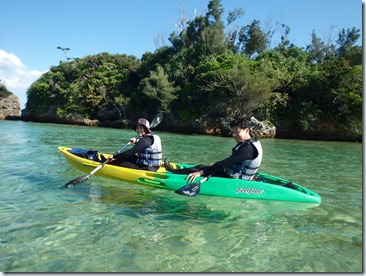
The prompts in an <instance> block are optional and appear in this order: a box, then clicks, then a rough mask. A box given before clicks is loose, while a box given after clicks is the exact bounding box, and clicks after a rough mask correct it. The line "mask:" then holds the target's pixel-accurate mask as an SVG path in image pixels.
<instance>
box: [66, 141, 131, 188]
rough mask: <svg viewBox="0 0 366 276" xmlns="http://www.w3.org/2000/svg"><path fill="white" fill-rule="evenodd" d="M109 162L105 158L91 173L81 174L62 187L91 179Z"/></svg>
mask: <svg viewBox="0 0 366 276" xmlns="http://www.w3.org/2000/svg"><path fill="white" fill-rule="evenodd" d="M129 144H131V143H130V142H128V143H127V144H126V145H124V146H123V147H122V148H120V149H119V150H118V151H116V152H115V153H114V154H113V155H115V154H118V153H120V152H121V151H122V150H124V149H125V148H126V147H127V146H128V145H129ZM108 162H109V160H108V159H107V160H105V161H104V162H103V163H101V164H100V165H99V166H98V167H96V168H95V169H94V170H92V171H91V172H90V173H88V174H86V175H83V176H79V177H77V178H75V179H73V180H70V181H69V182H67V183H66V184H65V185H64V186H62V187H61V188H69V187H72V186H74V185H76V184H80V183H83V182H85V181H87V180H88V179H89V177H91V176H92V175H93V174H94V173H96V172H97V171H98V170H99V169H101V168H102V167H103V166H104V165H105V164H107V163H108Z"/></svg>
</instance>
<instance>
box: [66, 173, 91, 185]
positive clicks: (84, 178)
mask: <svg viewBox="0 0 366 276" xmlns="http://www.w3.org/2000/svg"><path fill="white" fill-rule="evenodd" d="M89 176H90V175H89V174H87V175H83V176H79V177H77V178H75V179H73V180H70V181H69V182H67V183H66V184H65V185H63V186H62V188H70V187H72V186H74V185H76V184H80V183H83V182H85V181H87V180H88V179H89Z"/></svg>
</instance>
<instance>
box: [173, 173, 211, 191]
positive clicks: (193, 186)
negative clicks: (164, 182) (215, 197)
mask: <svg viewBox="0 0 366 276" xmlns="http://www.w3.org/2000/svg"><path fill="white" fill-rule="evenodd" d="M209 178H210V175H209V176H206V177H204V178H202V179H201V180H200V181H197V182H195V183H192V184H187V185H185V186H183V187H182V188H180V189H178V190H175V193H177V194H179V195H185V196H196V195H198V193H199V192H200V189H201V184H202V183H203V182H205V181H207V180H208V179H209Z"/></svg>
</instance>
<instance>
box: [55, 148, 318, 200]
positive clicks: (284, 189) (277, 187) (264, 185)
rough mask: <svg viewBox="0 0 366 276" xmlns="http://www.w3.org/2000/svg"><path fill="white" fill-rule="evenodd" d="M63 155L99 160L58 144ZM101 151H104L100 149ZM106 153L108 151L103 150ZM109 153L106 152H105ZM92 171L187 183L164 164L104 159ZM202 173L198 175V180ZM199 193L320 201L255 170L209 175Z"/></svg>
mask: <svg viewBox="0 0 366 276" xmlns="http://www.w3.org/2000/svg"><path fill="white" fill-rule="evenodd" d="M58 150H59V152H61V153H62V154H63V155H64V157H65V159H66V160H67V161H68V162H69V163H70V164H71V165H72V166H73V167H75V168H76V169H78V170H81V171H83V172H85V173H90V172H91V171H92V170H93V169H95V168H96V167H98V166H99V165H100V164H101V162H100V161H99V160H94V159H93V158H90V157H89V156H82V155H81V154H80V152H81V153H83V152H93V153H95V152H97V151H86V150H80V149H75V148H69V147H61V146H60V147H58ZM75 152H76V154H75ZM102 154H103V153H102ZM105 155H107V154H105ZM107 156H108V155H107ZM171 165H172V166H173V167H174V168H187V167H192V166H193V165H190V164H183V163H171ZM95 175H97V176H101V177H107V178H112V179H117V180H121V181H126V182H129V183H133V184H139V185H144V186H149V187H151V188H160V189H167V190H177V189H179V188H181V187H183V186H184V185H187V180H186V179H185V178H186V175H181V174H174V173H172V172H169V171H166V170H165V167H164V164H163V165H162V166H160V167H159V169H158V170H157V171H147V170H136V169H131V168H126V167H120V166H115V165H110V164H108V163H106V164H105V165H104V166H103V167H102V168H100V170H98V171H97V172H96V173H95ZM202 179H203V177H198V178H197V181H199V180H202ZM200 188H201V189H200V194H202V195H209V196H221V197H230V198H243V199H263V200H282V201H295V202H313V203H320V202H321V197H320V195H318V194H317V193H315V192H313V191H311V190H310V189H307V188H305V187H304V186H301V185H300V184H298V183H295V182H293V181H289V180H287V179H285V178H281V177H277V176H274V175H270V174H266V173H262V172H257V173H256V174H255V180H242V179H233V178H224V177H211V178H210V179H209V180H207V181H206V182H205V183H202V184H201V187H200Z"/></svg>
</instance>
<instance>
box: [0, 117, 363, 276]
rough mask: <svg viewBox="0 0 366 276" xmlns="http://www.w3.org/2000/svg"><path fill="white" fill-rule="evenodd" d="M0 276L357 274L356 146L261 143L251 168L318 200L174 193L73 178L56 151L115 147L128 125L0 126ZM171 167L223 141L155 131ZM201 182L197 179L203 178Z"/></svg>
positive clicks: (214, 150)
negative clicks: (66, 275)
mask: <svg viewBox="0 0 366 276" xmlns="http://www.w3.org/2000/svg"><path fill="white" fill-rule="evenodd" d="M0 130H1V131H0V141H1V143H0V172H1V181H0V183H1V184H0V252H1V255H0V271H4V272H362V270H363V265H362V250H363V243H362V211H363V209H362V200H363V198H362V144H360V143H340V142H316V141H299V140H281V139H263V140H262V145H263V148H264V159H263V162H262V166H261V169H260V171H262V172H266V173H270V174H274V175H277V176H281V177H284V178H287V179H290V180H293V181H295V182H297V183H300V184H302V185H303V186H305V187H307V188H310V189H311V190H314V191H315V192H317V193H319V194H320V195H321V197H322V203H321V204H320V205H314V204H308V203H296V202H281V201H264V200H242V199H228V198H218V197H209V196H204V195H199V196H197V197H194V198H189V197H183V196H180V195H177V194H175V193H174V192H172V191H165V190H157V189H152V188H148V187H143V186H139V185H133V184H128V183H125V182H120V181H115V180H111V179H104V178H101V177H98V176H93V177H91V178H90V179H89V180H88V181H87V182H86V183H84V184H82V185H80V186H78V187H75V188H72V189H60V187H61V186H62V185H64V184H65V183H66V182H67V181H69V180H71V179H73V178H76V177H78V176H81V175H84V173H82V172H80V171H78V170H76V169H74V168H72V167H71V166H70V165H69V164H68V163H67V162H66V161H65V160H64V158H63V157H62V156H61V155H60V153H58V151H57V147H58V146H69V147H79V148H84V149H93V150H100V151H103V152H110V153H113V152H115V151H116V150H117V149H118V148H120V147H121V145H122V144H124V143H126V142H127V141H128V140H129V138H130V137H132V136H134V134H135V133H134V132H133V131H132V130H118V129H106V128H92V127H81V126H70V125H57V124H39V123H26V122H17V121H0ZM159 135H160V136H161V138H162V141H163V148H164V155H165V157H169V158H170V160H171V161H173V162H189V163H195V164H198V163H210V162H213V161H217V160H219V159H222V158H223V157H225V156H227V155H228V154H229V153H230V151H231V148H232V147H233V146H234V144H235V142H234V140H233V139H232V138H223V137H211V136H203V135H188V136H187V135H177V134H172V133H167V132H159ZM207 185H209V183H208V182H207Z"/></svg>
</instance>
